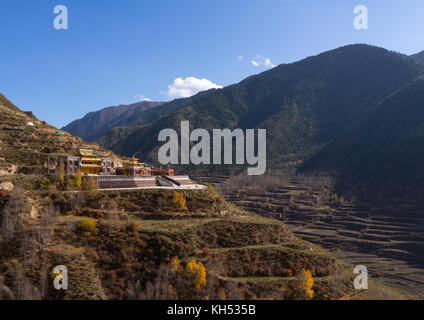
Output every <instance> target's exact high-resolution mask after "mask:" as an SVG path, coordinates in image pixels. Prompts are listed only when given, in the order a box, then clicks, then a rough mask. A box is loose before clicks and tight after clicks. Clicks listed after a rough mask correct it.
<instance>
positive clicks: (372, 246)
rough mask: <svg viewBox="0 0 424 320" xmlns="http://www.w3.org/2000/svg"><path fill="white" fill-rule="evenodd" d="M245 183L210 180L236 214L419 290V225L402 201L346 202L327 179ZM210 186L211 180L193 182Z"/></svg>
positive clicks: (416, 213) (423, 274)
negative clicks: (260, 219)
mask: <svg viewBox="0 0 424 320" xmlns="http://www.w3.org/2000/svg"><path fill="white" fill-rule="evenodd" d="M262 179H263V180H261V178H258V177H255V183H253V181H250V178H248V177H239V178H232V179H229V180H227V181H226V182H222V181H223V180H224V177H218V178H217V180H216V182H217V183H216V184H215V185H216V186H217V188H218V189H219V190H220V191H221V192H222V193H223V194H224V195H225V197H226V199H227V200H229V201H230V202H232V203H235V204H237V205H238V206H240V207H241V208H244V209H246V210H249V211H253V212H256V213H259V214H261V215H263V216H266V217H274V218H276V219H278V220H283V221H284V222H285V224H286V225H287V226H288V227H289V228H290V230H291V231H292V232H293V233H294V234H295V235H297V236H299V237H301V238H302V239H305V240H307V241H310V242H313V243H316V244H319V245H320V246H322V247H323V248H326V249H328V250H330V252H331V253H332V254H333V255H335V256H337V257H339V258H341V259H343V260H344V261H347V262H349V263H352V264H355V265H357V264H364V265H366V266H367V267H368V268H369V269H370V270H372V272H373V273H374V274H375V275H377V276H381V277H383V279H384V281H385V282H386V283H388V284H392V285H395V286H396V287H398V288H400V289H402V290H406V291H407V292H410V293H411V294H414V295H416V296H418V295H420V294H422V293H423V287H424V259H423V256H422V253H423V252H424V219H423V218H422V210H420V209H419V208H417V207H414V206H411V205H409V204H408V202H407V201H405V199H395V198H391V199H386V198H377V199H376V198H375V196H374V195H372V194H369V195H368V196H369V198H368V199H366V197H364V196H362V197H361V201H359V200H356V201H349V200H347V199H344V198H343V197H339V196H337V194H335V193H334V192H333V191H332V190H333V187H332V186H333V180H332V179H330V178H328V177H321V178H317V177H305V176H298V177H287V178H283V177H274V178H270V177H268V178H262ZM198 180H199V181H208V182H213V180H214V179H213V178H211V177H204V178H198Z"/></svg>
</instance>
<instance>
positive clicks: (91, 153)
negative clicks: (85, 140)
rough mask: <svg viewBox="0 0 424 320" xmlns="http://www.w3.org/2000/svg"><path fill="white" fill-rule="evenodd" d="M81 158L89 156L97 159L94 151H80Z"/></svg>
mask: <svg viewBox="0 0 424 320" xmlns="http://www.w3.org/2000/svg"><path fill="white" fill-rule="evenodd" d="M79 152H80V155H81V156H89V157H95V155H94V152H93V150H91V149H79Z"/></svg>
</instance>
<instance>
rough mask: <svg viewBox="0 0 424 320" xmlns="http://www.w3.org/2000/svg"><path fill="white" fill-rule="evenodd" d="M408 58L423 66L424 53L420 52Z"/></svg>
mask: <svg viewBox="0 0 424 320" xmlns="http://www.w3.org/2000/svg"><path fill="white" fill-rule="evenodd" d="M410 57H411V58H412V59H414V60H416V61H418V62H419V63H421V64H423V65H424V51H421V52H419V53H417V54H413V55H411V56H410Z"/></svg>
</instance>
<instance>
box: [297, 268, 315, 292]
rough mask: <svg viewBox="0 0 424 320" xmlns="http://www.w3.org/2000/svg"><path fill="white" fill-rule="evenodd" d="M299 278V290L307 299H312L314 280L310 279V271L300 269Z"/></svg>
mask: <svg viewBox="0 0 424 320" xmlns="http://www.w3.org/2000/svg"><path fill="white" fill-rule="evenodd" d="M299 278H300V280H301V285H300V289H301V290H302V291H303V292H304V293H305V296H306V298H307V299H309V300H310V299H312V297H313V296H314V291H313V290H312V287H313V286H314V279H313V278H312V274H311V271H309V270H305V269H302V271H301V272H300V274H299Z"/></svg>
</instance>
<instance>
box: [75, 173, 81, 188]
mask: <svg viewBox="0 0 424 320" xmlns="http://www.w3.org/2000/svg"><path fill="white" fill-rule="evenodd" d="M74 179H75V186H76V187H77V188H78V189H79V188H81V182H82V174H81V171H80V170H78V171H77V172H76V173H75V178H74Z"/></svg>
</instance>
